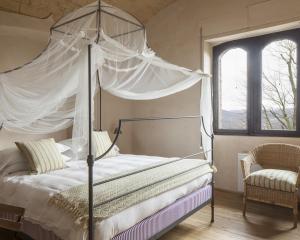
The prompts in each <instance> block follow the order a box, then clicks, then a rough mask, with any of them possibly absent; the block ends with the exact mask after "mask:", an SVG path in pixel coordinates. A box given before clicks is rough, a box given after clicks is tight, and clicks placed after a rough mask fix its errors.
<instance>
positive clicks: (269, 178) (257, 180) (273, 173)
mask: <svg viewBox="0 0 300 240" xmlns="http://www.w3.org/2000/svg"><path fill="white" fill-rule="evenodd" d="M246 183H247V184H249V185H253V186H257V187H263V188H267V189H274V190H279V191H284V192H295V191H296V183H297V173H295V172H292V171H287V170H277V169H264V170H259V171H256V172H253V173H251V174H250V175H249V176H248V177H247V178H246Z"/></svg>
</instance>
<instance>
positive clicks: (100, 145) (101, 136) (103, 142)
mask: <svg viewBox="0 0 300 240" xmlns="http://www.w3.org/2000/svg"><path fill="white" fill-rule="evenodd" d="M93 143H94V149H95V157H99V156H100V155H102V154H103V153H104V152H105V151H107V149H108V148H109V147H110V146H111V144H112V142H111V140H110V138H109V135H108V133H107V131H103V132H96V131H94V132H93ZM117 155H118V151H116V148H112V149H111V150H110V151H109V152H108V153H107V154H106V155H105V156H104V158H107V157H114V156H117Z"/></svg>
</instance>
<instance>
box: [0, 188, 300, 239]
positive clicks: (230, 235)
mask: <svg viewBox="0 0 300 240" xmlns="http://www.w3.org/2000/svg"><path fill="white" fill-rule="evenodd" d="M241 209H242V197H241V195H238V194H233V193H227V192H222V191H216V206H215V213H216V214H215V223H214V224H210V207H209V206H207V207H205V208H204V209H202V210H200V211H198V212H197V213H195V214H194V215H192V216H191V217H189V218H188V219H187V220H185V221H184V222H182V223H181V224H180V225H178V226H177V227H175V228H174V229H173V230H171V231H170V232H168V233H167V234H165V235H164V236H163V237H161V240H250V239H251V240H259V239H270V240H294V239H295V240H297V239H300V223H299V227H298V228H297V229H291V228H292V226H293V222H292V220H293V217H292V211H291V210H289V209H286V208H281V207H276V206H271V205H266V204H258V203H252V202H251V203H249V204H248V212H247V218H243V216H242V211H241ZM0 240H12V238H11V237H10V234H9V233H4V232H3V231H1V230H0Z"/></svg>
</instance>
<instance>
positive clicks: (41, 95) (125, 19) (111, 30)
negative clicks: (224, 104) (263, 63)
mask: <svg viewBox="0 0 300 240" xmlns="http://www.w3.org/2000/svg"><path fill="white" fill-rule="evenodd" d="M99 9H100V6H99V2H95V3H92V4H90V5H87V6H85V7H83V8H80V9H78V10H76V11H74V12H73V13H70V14H68V15H67V16H65V17H63V18H62V19H61V20H59V21H58V22H57V23H56V24H55V25H54V26H53V27H52V28H51V34H50V40H49V44H48V46H47V48H46V49H45V50H44V51H43V52H42V53H41V54H40V55H39V56H38V57H37V58H35V59H34V60H33V61H32V62H30V63H28V64H26V65H24V66H22V67H20V68H18V69H14V70H12V71H8V72H4V73H1V74H0V101H1V104H0V124H2V127H3V128H5V129H7V130H10V131H19V132H30V133H36V134H40V133H51V132H55V131H59V130H62V129H65V128H67V127H70V126H71V125H72V124H73V140H74V142H76V143H77V144H78V145H81V146H82V145H85V144H87V136H88V100H89V99H88V68H89V67H90V68H91V79H92V84H91V88H92V93H93V94H95V92H96V91H97V88H98V87H97V86H99V85H100V86H101V88H102V89H103V90H106V91H108V92H109V93H111V94H113V95H115V96H118V97H121V98H126V99H132V100H148V99H156V98H160V97H164V96H168V95H170V94H173V93H176V92H179V91H182V90H185V89H187V88H189V87H191V86H193V85H194V84H196V83H197V82H199V81H200V80H202V92H204V91H205V92H206V94H204V95H203V94H202V104H201V105H202V107H201V111H202V113H201V115H202V116H203V117H204V121H205V122H206V127H207V131H208V132H211V109H210V107H208V106H210V98H211V95H210V90H209V88H210V84H209V79H208V76H207V75H206V74H203V73H202V72H201V71H196V72H192V71H190V70H188V69H186V68H182V67H179V66H176V65H174V64H171V63H168V62H166V61H164V60H162V59H161V58H159V57H158V56H157V55H156V54H155V52H154V51H152V50H151V49H150V48H149V47H148V46H147V40H146V32H145V29H144V27H143V25H142V24H141V23H140V22H139V21H138V20H137V19H135V18H134V17H133V16H131V15H130V14H128V13H126V12H124V11H122V10H120V9H118V8H115V7H113V6H111V5H108V4H105V3H103V2H102V3H101V13H100V11H99ZM88 45H91V57H90V58H89V57H88ZM92 104H93V99H92ZM92 109H93V106H92ZM202 130H203V129H202ZM202 137H203V141H204V142H205V141H206V142H207V141H209V139H207V140H205V138H206V135H203V136H202ZM75 145H76V144H75ZM204 145H205V144H204ZM206 145H207V146H209V143H208V142H207V144H206ZM209 148H210V146H209ZM207 149H208V148H207Z"/></svg>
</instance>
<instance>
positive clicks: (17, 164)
mask: <svg viewBox="0 0 300 240" xmlns="http://www.w3.org/2000/svg"><path fill="white" fill-rule="evenodd" d="M17 172H27V173H28V172H29V165H28V162H27V161H26V159H25V158H24V156H23V155H22V153H21V152H20V151H19V149H18V148H16V147H12V148H6V149H3V150H1V151H0V177H5V176H7V175H9V174H14V173H17Z"/></svg>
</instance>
